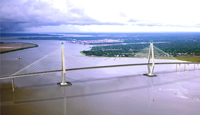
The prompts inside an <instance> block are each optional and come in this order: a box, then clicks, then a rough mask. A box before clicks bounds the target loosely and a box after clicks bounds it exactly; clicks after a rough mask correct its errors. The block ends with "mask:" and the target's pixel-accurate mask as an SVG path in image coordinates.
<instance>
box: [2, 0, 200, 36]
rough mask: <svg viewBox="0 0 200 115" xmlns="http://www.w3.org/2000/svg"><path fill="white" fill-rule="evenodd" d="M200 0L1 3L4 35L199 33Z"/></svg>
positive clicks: (13, 0)
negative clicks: (12, 33)
mask: <svg viewBox="0 0 200 115" xmlns="http://www.w3.org/2000/svg"><path fill="white" fill-rule="evenodd" d="M199 3H200V2H199V0H1V1H0V23H1V25H0V31H1V32H25V33H31V32H33V33H35V32H37V33H40V32H41V33H42V32H200V15H199V11H200V7H199Z"/></svg>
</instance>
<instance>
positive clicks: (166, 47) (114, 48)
mask: <svg viewBox="0 0 200 115" xmlns="http://www.w3.org/2000/svg"><path fill="white" fill-rule="evenodd" d="M154 46H156V47H157V48H159V49H161V50H163V51H164V52H166V53H168V54H169V55H172V56H173V57H178V56H194V55H195V56H200V42H196V41H180V40H177V41H172V42H166V43H154ZM148 47H149V44H148V43H143V44H141V43H135V44H125V45H123V44H121V45H104V46H93V47H92V49H91V50H89V51H82V52H83V53H84V54H85V55H88V56H106V57H116V56H120V57H134V56H135V55H136V53H138V52H140V51H141V49H144V48H148Z"/></svg>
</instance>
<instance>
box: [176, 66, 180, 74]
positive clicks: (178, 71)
mask: <svg viewBox="0 0 200 115" xmlns="http://www.w3.org/2000/svg"><path fill="white" fill-rule="evenodd" d="M180 68H181V64H179V69H178V70H179V71H177V64H176V73H180Z"/></svg>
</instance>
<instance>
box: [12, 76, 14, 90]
mask: <svg viewBox="0 0 200 115" xmlns="http://www.w3.org/2000/svg"><path fill="white" fill-rule="evenodd" d="M12 91H15V84H14V77H12Z"/></svg>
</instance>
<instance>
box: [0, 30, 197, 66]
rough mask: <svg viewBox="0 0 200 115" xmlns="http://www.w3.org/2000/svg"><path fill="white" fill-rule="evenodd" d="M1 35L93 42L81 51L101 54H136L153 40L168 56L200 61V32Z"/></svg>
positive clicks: (87, 43)
mask: <svg viewBox="0 0 200 115" xmlns="http://www.w3.org/2000/svg"><path fill="white" fill-rule="evenodd" d="M1 37H2V39H3V40H6V39H11V40H12V39H15V40H65V41H67V42H71V43H78V44H83V45H84V44H85V45H92V48H91V50H88V51H82V52H81V53H83V54H85V55H86V56H100V57H102V56H103V57H137V53H138V52H139V51H140V50H141V49H143V48H146V47H148V46H149V42H150V41H153V43H154V46H156V47H157V48H159V49H160V50H162V51H163V52H165V53H167V54H168V55H169V56H167V57H176V58H177V59H180V60H185V61H198V62H200V32H155V33H154V32H146V33H1ZM157 57H159V58H160V57H166V56H165V55H160V56H157Z"/></svg>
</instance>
